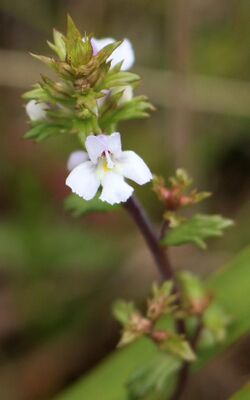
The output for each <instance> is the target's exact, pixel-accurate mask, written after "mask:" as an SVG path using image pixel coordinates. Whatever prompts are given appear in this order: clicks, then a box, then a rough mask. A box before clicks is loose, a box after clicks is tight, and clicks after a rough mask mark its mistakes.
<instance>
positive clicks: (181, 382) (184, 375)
mask: <svg viewBox="0 0 250 400" xmlns="http://www.w3.org/2000/svg"><path fill="white" fill-rule="evenodd" d="M202 328H203V325H202V320H201V319H200V320H199V322H198V325H197V327H196V330H195V332H194V335H193V337H192V339H191V340H190V344H191V347H192V348H193V350H194V351H195V350H196V348H197V345H198V341H199V339H200V334H201V331H202ZM189 372H190V362H187V361H186V362H184V364H183V366H182V368H181V370H180V373H179V376H178V381H177V384H176V388H175V391H174V393H173V395H172V397H171V400H180V398H181V396H182V394H183V392H184V390H185V389H186V386H187V383H188V378H189Z"/></svg>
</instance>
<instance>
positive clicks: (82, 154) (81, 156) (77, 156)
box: [67, 150, 89, 171]
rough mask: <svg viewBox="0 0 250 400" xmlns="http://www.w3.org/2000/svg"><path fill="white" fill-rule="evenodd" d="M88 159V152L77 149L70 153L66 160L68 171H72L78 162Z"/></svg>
mask: <svg viewBox="0 0 250 400" xmlns="http://www.w3.org/2000/svg"><path fill="white" fill-rule="evenodd" d="M88 159H89V157H88V153H86V151H81V150H77V151H74V152H73V153H71V154H70V156H69V159H68V162H67V169H68V171H72V169H74V168H75V167H77V166H78V165H79V164H81V163H83V162H84V161H87V160H88Z"/></svg>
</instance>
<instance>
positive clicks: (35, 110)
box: [25, 100, 48, 121]
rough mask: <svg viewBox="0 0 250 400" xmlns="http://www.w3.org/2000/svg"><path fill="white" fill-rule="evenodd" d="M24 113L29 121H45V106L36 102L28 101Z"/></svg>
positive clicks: (46, 107)
mask: <svg viewBox="0 0 250 400" xmlns="http://www.w3.org/2000/svg"><path fill="white" fill-rule="evenodd" d="M25 108H26V113H27V114H28V117H29V118H30V119H31V121H40V120H43V119H46V110H47V109H48V106H47V104H45V103H37V102H36V100H30V101H29V102H28V103H27V104H26V106H25Z"/></svg>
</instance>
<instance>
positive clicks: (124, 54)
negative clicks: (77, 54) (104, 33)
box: [91, 38, 135, 71]
mask: <svg viewBox="0 0 250 400" xmlns="http://www.w3.org/2000/svg"><path fill="white" fill-rule="evenodd" d="M114 42H115V39H113V38H103V39H96V38H92V39H91V44H92V47H93V52H94V54H97V53H98V52H99V51H100V50H102V49H103V48H104V47H105V46H107V45H108V44H111V43H114ZM110 60H112V61H111V67H114V66H115V65H116V64H118V63H120V62H121V61H123V63H122V67H121V69H122V70H123V71H127V70H128V69H130V68H131V67H132V66H133V65H134V62H135V53H134V49H133V46H132V43H131V42H130V40H129V39H124V40H123V42H122V43H121V44H120V46H118V47H117V49H115V51H114V52H113V53H112V54H111V56H110V57H109V58H108V61H110Z"/></svg>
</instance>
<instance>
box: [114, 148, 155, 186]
mask: <svg viewBox="0 0 250 400" xmlns="http://www.w3.org/2000/svg"><path fill="white" fill-rule="evenodd" d="M119 167H120V171H121V173H122V175H123V176H125V177H126V178H128V179H132V180H133V181H135V182H136V183H138V185H144V184H145V183H147V182H149V181H151V179H152V174H151V172H150V170H149V168H148V166H147V165H146V164H145V162H144V161H143V159H142V158H141V157H139V156H138V155H137V154H136V153H135V152H134V151H123V152H122V155H121V157H120V158H119Z"/></svg>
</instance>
